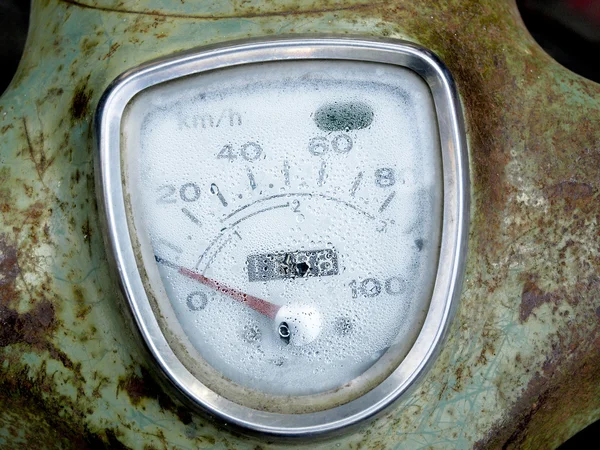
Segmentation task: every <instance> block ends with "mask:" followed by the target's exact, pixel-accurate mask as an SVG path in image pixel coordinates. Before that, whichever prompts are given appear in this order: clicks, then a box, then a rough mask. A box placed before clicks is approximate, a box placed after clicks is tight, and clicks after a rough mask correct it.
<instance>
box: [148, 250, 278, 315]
mask: <svg viewBox="0 0 600 450" xmlns="http://www.w3.org/2000/svg"><path fill="white" fill-rule="evenodd" d="M154 258H155V259H156V262H158V263H161V264H164V265H165V266H167V267H170V268H171V269H176V270H177V271H178V272H179V273H180V274H182V275H185V276H186V277H188V278H191V279H192V280H196V281H199V282H200V283H202V284H203V285H205V286H208V287H209V288H212V289H214V290H215V291H217V292H222V293H223V294H226V295H229V296H230V297H231V298H233V299H234V300H237V301H238V302H240V303H243V304H244V305H246V306H248V307H250V308H252V309H253V310H254V311H256V312H259V313H261V314H264V315H265V316H267V317H270V318H271V319H274V318H275V315H277V311H279V308H280V306H279V305H275V304H274V303H271V302H268V301H266V300H263V299H262V298H258V297H254V296H253V295H248V294H246V293H244V292H241V291H238V290H237V289H233V288H230V287H228V286H225V285H224V284H221V283H219V282H218V281H215V280H212V279H210V278H207V277H205V276H204V275H201V274H199V273H198V272H194V271H193V270H190V269H186V268H185V267H181V266H179V265H177V264H175V263H172V262H170V261H167V260H166V259H163V258H161V257H159V256H154Z"/></svg>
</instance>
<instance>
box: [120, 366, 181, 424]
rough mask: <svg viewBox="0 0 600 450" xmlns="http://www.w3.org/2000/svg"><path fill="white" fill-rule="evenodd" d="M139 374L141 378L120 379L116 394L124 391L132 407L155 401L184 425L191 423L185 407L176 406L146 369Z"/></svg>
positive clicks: (132, 376) (131, 375)
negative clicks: (146, 400) (150, 400)
mask: <svg viewBox="0 0 600 450" xmlns="http://www.w3.org/2000/svg"><path fill="white" fill-rule="evenodd" d="M140 373H141V376H140V375H137V374H136V373H132V374H130V375H128V376H126V377H122V378H120V379H119V383H118V385H117V394H118V392H119V391H120V390H124V391H125V392H126V393H127V395H128V397H129V399H130V400H131V404H132V405H134V406H139V405H140V404H141V403H142V401H143V400H144V399H154V400H157V401H158V404H159V406H160V408H161V409H165V410H168V411H171V412H172V413H174V414H175V415H176V416H177V417H178V418H179V420H180V421H181V422H182V423H183V424H184V425H187V424H189V423H191V422H192V415H191V413H190V412H189V411H188V410H187V409H186V408H185V407H183V406H177V405H176V404H175V403H174V402H173V400H171V397H169V396H168V395H167V394H166V393H165V392H164V390H163V389H162V388H161V387H160V385H159V384H158V383H157V382H156V381H155V380H154V378H152V376H151V375H150V372H149V371H148V370H147V369H146V368H144V367H142V368H141V370H140Z"/></svg>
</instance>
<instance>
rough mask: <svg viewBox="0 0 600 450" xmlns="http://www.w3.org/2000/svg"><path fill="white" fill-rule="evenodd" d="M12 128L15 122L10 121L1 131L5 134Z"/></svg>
mask: <svg viewBox="0 0 600 450" xmlns="http://www.w3.org/2000/svg"><path fill="white" fill-rule="evenodd" d="M11 128H13V124H12V123H9V124H8V125H4V126H3V127H2V128H0V131H1V132H2V134H4V133H6V132H7V131H8V130H10V129H11Z"/></svg>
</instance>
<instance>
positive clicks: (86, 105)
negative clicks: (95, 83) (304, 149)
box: [69, 76, 92, 120]
mask: <svg viewBox="0 0 600 450" xmlns="http://www.w3.org/2000/svg"><path fill="white" fill-rule="evenodd" d="M88 80H89V76H88V78H86V79H85V80H84V81H82V82H81V83H79V84H78V85H77V87H76V88H75V93H74V94H73V100H72V101H71V108H70V110H69V111H70V113H71V117H73V119H75V120H81V119H84V118H85V117H86V116H87V114H88V112H89V110H90V100H91V98H92V91H91V89H88V85H87V83H88Z"/></svg>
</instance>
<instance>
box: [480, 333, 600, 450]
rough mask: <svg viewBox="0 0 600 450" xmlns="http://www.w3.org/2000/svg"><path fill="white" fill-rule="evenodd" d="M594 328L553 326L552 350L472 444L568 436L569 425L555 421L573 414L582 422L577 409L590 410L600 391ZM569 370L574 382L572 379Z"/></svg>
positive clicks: (510, 444) (544, 443) (539, 442)
mask: <svg viewBox="0 0 600 450" xmlns="http://www.w3.org/2000/svg"><path fill="white" fill-rule="evenodd" d="M598 331H600V330H598ZM598 331H597V332H596V333H594V335H592V336H590V335H589V333H588V332H587V331H586V330H582V329H581V328H580V327H578V326H577V325H572V326H569V327H566V328H565V329H563V330H561V331H559V332H557V333H556V335H554V336H553V337H552V338H551V339H552V355H550V356H548V358H547V359H546V362H545V363H544V365H543V367H542V370H541V371H537V372H536V373H535V374H534V376H533V377H532V378H531V380H530V381H529V383H528V384H527V386H526V387H525V389H524V390H523V392H522V393H521V394H520V396H519V399H518V400H517V401H516V402H515V403H514V405H513V406H512V407H511V408H510V410H509V411H508V412H507V414H506V416H505V420H504V421H503V422H502V423H501V424H500V425H498V426H496V427H494V428H493V429H492V430H490V431H489V433H488V435H487V436H486V437H485V438H484V439H482V440H480V441H478V442H477V443H476V444H475V446H474V448H476V449H487V448H494V449H496V448H498V449H499V448H502V449H518V448H530V447H531V446H533V447H534V448H554V447H556V445H557V444H558V443H560V442H563V441H564V440H565V439H567V438H568V437H569V435H565V432H568V429H564V428H560V427H558V428H557V424H559V423H563V422H565V421H576V420H578V418H579V420H581V421H583V422H584V423H587V420H586V418H585V417H580V416H581V415H582V411H591V410H593V409H594V408H595V406H594V405H596V404H597V399H598V396H599V395H600V385H599V384H598V379H599V378H600V358H599V356H600V335H599V333H598ZM574 376H576V379H577V383H573V378H574ZM565 399H568V401H565ZM583 415H585V414H583ZM558 433H562V435H559V434H558ZM532 444H533V445H532Z"/></svg>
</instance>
